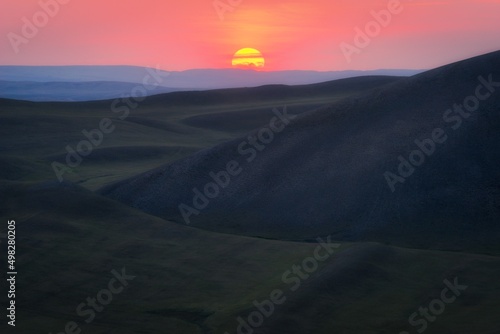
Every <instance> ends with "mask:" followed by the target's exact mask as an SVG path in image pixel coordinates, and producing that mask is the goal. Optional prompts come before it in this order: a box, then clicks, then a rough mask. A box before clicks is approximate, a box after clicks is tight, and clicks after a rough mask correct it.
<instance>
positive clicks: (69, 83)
mask: <svg viewBox="0 0 500 334" xmlns="http://www.w3.org/2000/svg"><path fill="white" fill-rule="evenodd" d="M420 72H421V71H418V70H374V71H334V72H316V71H279V72H259V71H252V70H240V69H196V70H188V71H182V72H167V71H162V70H156V69H152V68H145V67H137V66H0V97H1V98H10V99H18V100H28V101H91V100H103V99H114V98H118V97H121V96H123V95H131V92H132V91H133V89H134V88H135V87H136V86H137V85H143V81H144V78H145V77H146V76H148V75H151V73H155V74H156V75H158V77H159V78H161V83H160V85H159V86H158V87H156V88H155V89H153V90H148V95H155V94H161V93H168V92H174V91H187V90H211V89H220V88H238V87H257V86H263V85H271V84H283V85H305V84H313V83H320V82H326V81H331V80H337V79H344V78H351V77H359V76H372V75H377V76H378V75H387V76H411V75H414V74H417V73H420Z"/></svg>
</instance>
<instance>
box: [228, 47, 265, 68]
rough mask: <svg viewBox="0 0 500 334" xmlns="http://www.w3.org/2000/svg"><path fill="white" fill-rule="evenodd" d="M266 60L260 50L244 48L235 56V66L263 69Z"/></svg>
mask: <svg viewBox="0 0 500 334" xmlns="http://www.w3.org/2000/svg"><path fill="white" fill-rule="evenodd" d="M265 63H266V61H265V59H264V57H263V56H262V53H261V52H260V51H259V50H256V49H252V48H244V49H241V50H239V51H237V52H236V53H235V54H234V56H233V67H235V68H242V69H254V70H258V69H262V68H264V65H265Z"/></svg>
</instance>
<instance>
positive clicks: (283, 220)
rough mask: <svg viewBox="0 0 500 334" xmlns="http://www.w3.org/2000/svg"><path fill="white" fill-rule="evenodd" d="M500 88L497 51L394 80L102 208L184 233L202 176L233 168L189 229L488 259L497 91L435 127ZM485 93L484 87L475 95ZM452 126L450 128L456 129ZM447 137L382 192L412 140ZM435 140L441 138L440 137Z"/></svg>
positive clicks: (119, 188)
mask: <svg viewBox="0 0 500 334" xmlns="http://www.w3.org/2000/svg"><path fill="white" fill-rule="evenodd" d="M480 76H482V77H483V78H485V79H486V80H488V78H492V79H493V81H496V82H498V81H500V52H496V53H491V54H488V55H484V56H481V57H477V58H473V59H469V60H465V61H462V62H459V63H455V64H451V65H448V66H444V67H442V68H438V69H435V70H432V71H428V72H426V73H423V74H420V75H417V76H414V77H411V78H404V79H401V80H399V81H397V82H396V83H393V84H389V85H386V86H384V87H381V88H378V89H375V90H373V91H371V92H369V93H366V94H364V96H359V95H358V96H357V97H355V98H350V99H349V98H348V99H345V100H343V101H340V102H338V103H335V104H333V105H331V106H330V107H326V108H322V109H320V110H316V111H313V112H310V113H306V114H304V115H302V116H300V117H298V118H297V119H295V120H294V121H293V122H292V124H290V125H289V126H288V127H287V128H286V129H285V131H283V132H282V133H280V134H278V135H276V138H275V140H274V141H273V142H272V143H270V144H269V145H267V146H266V147H265V149H263V150H262V151H261V152H259V153H258V154H257V157H256V158H255V160H253V161H252V162H247V161H246V160H245V159H246V158H248V157H249V156H248V155H243V156H242V155H240V154H238V149H237V148H238V145H239V144H240V143H241V142H242V140H235V141H232V142H229V143H225V144H223V145H220V146H217V147H215V148H214V149H211V150H205V151H202V152H199V153H198V154H196V155H194V156H191V157H188V158H186V159H184V160H182V161H179V162H176V163H173V164H170V165H167V166H164V167H162V168H159V169H157V170H154V171H151V172H149V173H145V174H143V175H140V176H138V177H136V178H133V179H130V180H128V181H124V182H121V183H119V184H116V185H114V186H111V187H108V188H105V189H103V191H102V193H104V194H106V195H107V196H109V197H111V198H115V199H117V200H120V201H122V202H123V203H126V204H128V205H131V206H134V207H136V208H139V209H141V210H144V211H146V212H148V213H152V214H154V215H157V216H160V217H164V218H168V219H174V220H177V221H178V222H183V219H182V217H181V214H180V211H179V205H180V204H181V203H184V204H187V205H191V206H192V205H193V196H194V193H193V188H198V189H201V190H202V191H203V188H204V186H205V185H206V184H207V183H208V182H211V181H212V180H211V178H210V176H209V173H210V172H218V171H220V170H223V169H225V168H226V164H227V163H228V162H229V161H231V160H236V161H239V162H240V165H241V166H242V168H243V171H242V173H241V174H240V175H238V176H237V177H234V178H233V179H232V180H231V183H230V184H229V186H228V187H226V188H225V189H224V190H223V191H221V193H220V194H219V195H218V196H217V197H216V198H215V199H212V200H210V203H209V205H208V206H207V207H206V208H205V209H203V210H200V213H199V214H198V215H191V216H190V220H191V223H192V224H193V225H195V226H198V227H201V228H206V229H211V230H217V231H224V232H230V233H242V234H250V235H262V236H270V237H279V238H307V237H311V236H314V235H317V234H328V233H332V234H334V235H335V237H337V238H341V239H347V240H353V239H354V240H365V239H370V240H383V241H390V240H391V241H394V242H397V243H400V244H410V245H414V246H432V247H441V248H447V247H452V248H456V249H462V248H469V247H472V248H483V247H484V249H488V247H494V248H497V247H498V245H497V242H496V240H497V236H498V226H497V225H498V224H497V222H498V221H499V218H500V188H499V187H500V171H499V169H498V165H499V163H500V147H499V146H500V131H499V130H500V113H499V108H500V87H496V91H495V93H494V94H491V96H490V97H489V98H488V99H486V100H485V101H482V102H481V103H480V105H479V109H478V110H477V111H475V112H473V113H471V115H470V116H469V118H468V119H466V120H465V119H463V120H462V123H461V124H460V126H457V125H459V124H458V121H457V119H456V118H457V114H452V115H448V117H452V116H453V117H455V119H454V120H451V119H449V118H447V119H446V120H445V119H444V118H443V115H444V113H445V111H446V110H447V109H449V108H452V107H453V105H454V104H455V103H458V104H461V103H463V102H464V99H466V98H467V97H468V96H471V95H474V94H475V92H476V87H477V86H478V85H479V84H480V83H481V82H480V81H479V80H478V77H480ZM488 88H489V89H491V90H493V89H494V88H493V87H487V88H482V90H481V92H482V94H484V93H485V92H487V91H488ZM453 127H456V129H454V128H453ZM436 128H440V129H442V130H443V131H444V133H445V135H446V136H447V139H446V141H445V142H444V143H443V144H436V149H435V153H434V154H433V155H432V156H431V157H427V158H426V161H425V163H424V164H423V165H422V166H420V167H418V168H417V169H416V171H415V172H414V173H413V175H412V176H411V177H409V178H407V179H406V180H405V182H404V183H403V184H396V186H395V192H391V189H390V188H389V186H388V183H387V181H386V178H385V177H384V173H385V172H387V171H391V172H392V173H397V170H398V165H399V160H398V157H399V156H400V155H401V156H402V157H404V158H406V159H408V157H409V155H410V153H411V152H412V151H413V150H415V149H418V147H417V146H416V144H415V140H417V139H419V140H423V139H426V138H431V137H432V132H433V130H434V129H436ZM442 136H443V135H441V137H442Z"/></svg>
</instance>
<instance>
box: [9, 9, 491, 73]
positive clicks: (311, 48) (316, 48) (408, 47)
mask: <svg viewBox="0 0 500 334" xmlns="http://www.w3.org/2000/svg"><path fill="white" fill-rule="evenodd" d="M398 2H399V6H397V3H398ZM373 13H379V14H378V16H379V21H376V20H375V18H374V17H375V16H376V15H375V16H374V14H373ZM49 14H50V15H49ZM387 14H388V15H387ZM367 29H368V30H367ZM0 35H1V39H0V40H1V42H0V65H137V66H149V67H160V68H161V69H164V70H169V71H182V70H187V69H195V68H231V66H232V65H231V63H232V58H233V55H234V53H235V52H236V51H238V50H240V49H242V48H254V49H257V50H259V51H260V52H261V53H262V55H263V57H264V59H265V68H264V70H266V71H278V70H317V71H337V70H348V69H355V70H370V69H429V68H433V67H437V66H440V65H444V64H447V63H450V62H453V61H457V60H461V59H465V58H469V57H472V56H476V55H480V54H483V53H487V52H490V51H496V50H500V38H499V36H500V0H401V1H398V0H304V1H301V0H141V1H138V0H22V1H20V0H2V1H1V2H0ZM363 35H364V36H363ZM360 36H362V37H360Z"/></svg>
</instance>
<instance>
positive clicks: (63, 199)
mask: <svg viewBox="0 0 500 334" xmlns="http://www.w3.org/2000/svg"><path fill="white" fill-rule="evenodd" d="M0 194H1V195H0V200H1V201H0V203H1V204H0V212H1V214H0V216H1V217H0V219H1V220H2V221H5V220H7V219H12V218H15V219H16V221H17V243H18V245H19V247H18V256H17V263H18V272H19V275H18V282H17V290H18V295H17V303H18V326H17V327H16V331H15V332H16V333H49V332H52V333H59V332H60V331H62V330H63V328H64V326H65V324H66V322H68V321H75V322H77V323H78V324H79V325H81V329H82V331H83V333H94V334H99V333H176V334H183V333H190V334H192V333H217V334H218V333H224V331H228V332H229V333H231V334H233V333H236V328H237V322H236V318H237V317H238V316H242V317H244V318H246V317H247V316H248V314H249V313H250V312H252V311H254V310H255V309H254V307H253V306H252V302H253V301H254V300H258V301H262V300H264V299H266V298H269V295H270V293H271V291H273V290H274V289H281V290H283V291H284V293H285V296H286V297H287V300H286V301H285V303H284V304H283V305H281V306H279V307H277V308H276V312H275V313H274V314H273V315H272V316H271V317H270V318H269V319H267V320H266V322H265V323H264V325H263V326H262V327H261V328H259V331H256V333H333V332H335V333H399V331H401V330H410V331H411V329H412V327H411V326H410V325H409V324H408V321H407V318H408V317H409V316H410V314H411V313H413V312H415V311H416V310H417V309H418V307H419V306H420V305H426V304H428V303H429V301H430V300H432V299H433V298H436V297H438V296H439V293H440V291H441V289H442V287H443V283H442V282H443V280H444V279H446V278H447V279H450V280H452V279H453V278H454V277H455V276H457V277H458V278H459V282H460V283H462V284H466V285H468V286H469V288H468V289H467V290H466V291H465V292H464V295H463V296H461V297H460V298H458V299H457V301H456V302H455V303H453V304H451V305H450V306H449V307H448V308H447V310H446V311H445V313H443V315H442V316H440V317H439V318H438V320H437V321H436V322H435V323H432V324H429V329H428V330H427V332H426V333H440V334H442V333H455V334H457V333H464V334H466V333H467V334H470V333H495V331H494V330H495V329H496V328H498V326H500V323H499V321H498V317H496V312H495V311H494V310H495V309H498V300H499V297H500V285H499V283H498V280H497V279H496V278H497V277H498V275H499V274H500V258H498V257H492V256H486V255H474V254H467V253H450V252H439V251H421V250H414V249H402V248H396V247H390V246H383V245H380V244H361V243H360V244H356V243H355V244H342V245H341V247H340V248H338V250H337V251H336V252H335V254H334V255H332V256H331V257H330V258H329V259H328V260H326V261H325V262H324V263H323V264H322V265H321V266H320V268H319V269H318V270H317V271H315V272H313V273H312V274H311V276H310V278H307V279H306V280H303V281H302V283H303V284H302V285H301V286H300V288H299V289H297V290H296V291H292V290H291V285H290V284H286V283H283V281H282V279H281V278H282V275H283V273H284V272H285V271H286V270H289V269H291V268H292V265H294V264H301V263H302V261H303V260H304V259H305V258H307V257H310V256H312V255H313V253H314V249H315V248H316V244H314V243H294V242H283V241H276V240H262V239H256V238H248V237H240V236H230V235H222V234H217V233H211V232H206V231H200V230H197V229H193V228H189V227H185V226H180V225H178V224H175V223H170V222H167V221H164V220H161V219H159V218H156V217H152V216H148V215H146V214H144V213H142V212H139V211H135V210H133V209H130V208H128V207H125V206H123V205H121V204H119V203H116V202H113V201H111V200H109V199H106V198H103V197H100V196H97V195H95V194H93V193H91V192H89V191H87V190H84V189H83V188H79V187H75V186H73V185H69V184H63V185H59V184H54V183H41V184H40V183H37V184H27V183H24V184H22V183H17V182H2V183H1V184H0ZM0 232H5V231H4V230H3V229H2V230H1V231H0ZM3 261H4V259H3V258H2V263H1V265H2V267H3V266H4V262H3ZM123 267H125V268H126V273H127V274H129V275H135V276H136V278H135V279H134V280H132V281H130V284H129V286H128V287H127V288H126V289H125V290H124V291H123V292H122V293H120V294H118V295H115V296H114V298H113V301H112V303H111V304H110V305H108V306H106V308H105V309H104V310H103V311H102V312H101V313H99V314H98V316H97V317H96V319H95V320H94V321H93V322H91V323H90V324H86V323H85V321H84V320H85V317H80V316H78V315H77V314H76V307H77V306H78V305H79V304H80V303H82V302H84V301H85V299H86V298H87V297H95V296H96V294H97V293H98V292H99V291H100V290H101V289H104V288H106V287H107V284H108V282H109V280H110V279H111V278H112V277H113V276H112V274H111V273H110V272H111V270H113V269H116V270H118V271H120V269H121V268H123ZM3 286H4V283H2V287H3ZM2 326H3V324H2ZM2 333H5V331H4V330H3V329H2ZM7 333H11V332H7ZM12 333H14V332H12Z"/></svg>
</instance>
